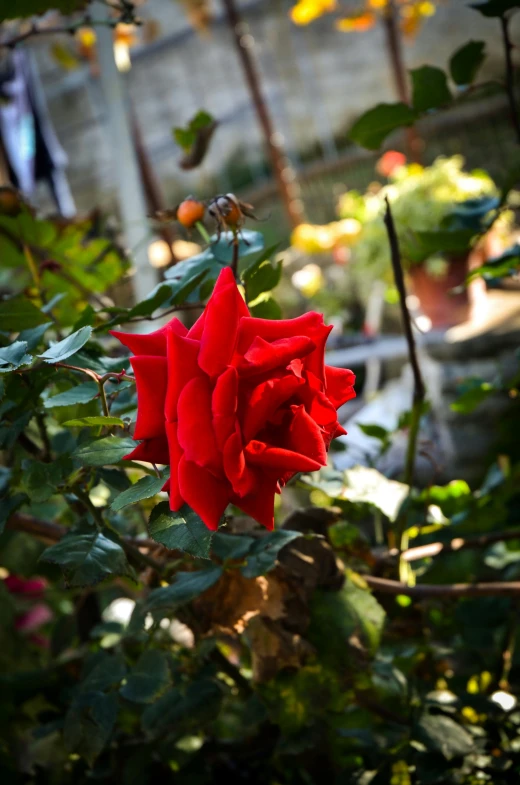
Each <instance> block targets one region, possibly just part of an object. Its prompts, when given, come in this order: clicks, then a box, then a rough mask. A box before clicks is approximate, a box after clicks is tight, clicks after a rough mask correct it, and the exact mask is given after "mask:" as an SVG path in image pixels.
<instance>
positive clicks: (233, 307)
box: [199, 267, 249, 376]
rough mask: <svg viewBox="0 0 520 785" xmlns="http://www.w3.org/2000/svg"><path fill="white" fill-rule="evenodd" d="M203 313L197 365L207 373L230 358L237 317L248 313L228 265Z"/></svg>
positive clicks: (216, 371) (220, 367)
mask: <svg viewBox="0 0 520 785" xmlns="http://www.w3.org/2000/svg"><path fill="white" fill-rule="evenodd" d="M205 315H206V319H205V322H204V329H203V332H202V337H201V339H200V353H199V365H200V367H201V368H202V370H203V371H205V372H206V373H207V374H208V376H217V375H218V374H219V373H222V371H223V370H224V369H225V368H226V366H228V365H229V364H230V362H231V358H232V357H233V353H234V351H235V344H236V340H237V334H238V326H239V322H240V319H241V317H244V316H249V311H248V310H247V306H246V304H245V303H244V301H243V299H242V297H241V296H240V293H239V291H238V289H237V286H236V283H235V278H234V275H233V272H232V270H231V268H230V267H225V268H224V269H223V270H222V272H221V273H220V275H219V277H218V280H217V283H216V284H215V289H214V291H213V294H212V295H211V297H210V299H209V301H208V304H207V305H206V310H205Z"/></svg>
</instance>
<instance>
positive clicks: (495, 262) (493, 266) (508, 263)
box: [466, 243, 520, 283]
mask: <svg viewBox="0 0 520 785" xmlns="http://www.w3.org/2000/svg"><path fill="white" fill-rule="evenodd" d="M519 268H520V245H519V244H518V243H515V245H513V246H511V248H508V249H507V251H504V253H503V254H501V256H497V257H495V258H494V259H488V261H487V262H486V263H485V264H483V265H481V267H477V268H476V269H475V270H472V271H471V272H470V273H469V275H468V276H467V278H466V283H468V282H469V281H472V280H473V279H474V278H477V277H478V276H480V275H481V276H482V277H483V278H484V279H485V280H486V281H491V280H494V279H500V278H508V277H509V276H511V275H516V273H518V269H519Z"/></svg>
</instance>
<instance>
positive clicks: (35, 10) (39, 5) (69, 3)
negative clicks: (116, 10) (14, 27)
mask: <svg viewBox="0 0 520 785" xmlns="http://www.w3.org/2000/svg"><path fill="white" fill-rule="evenodd" d="M85 4H86V0H16V3H11V2H9V1H6V2H2V5H1V6H0V22H3V21H5V20H6V19H18V18H20V17H25V16H35V15H36V14H44V13H46V12H47V11H48V10H49V8H55V9H57V10H59V11H61V13H62V14H71V13H73V12H74V11H78V10H80V9H82V8H83V7H84V6H85Z"/></svg>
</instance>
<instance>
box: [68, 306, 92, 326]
mask: <svg viewBox="0 0 520 785" xmlns="http://www.w3.org/2000/svg"><path fill="white" fill-rule="evenodd" d="M95 321H96V312H95V310H94V309H93V308H92V306H91V305H90V303H89V304H88V305H86V306H85V308H84V309H83V313H82V314H81V315H80V317H79V319H78V320H77V321H76V322H74V324H73V326H72V331H73V332H75V331H76V330H79V329H80V327H88V326H90V327H92V325H93V324H94V322H95Z"/></svg>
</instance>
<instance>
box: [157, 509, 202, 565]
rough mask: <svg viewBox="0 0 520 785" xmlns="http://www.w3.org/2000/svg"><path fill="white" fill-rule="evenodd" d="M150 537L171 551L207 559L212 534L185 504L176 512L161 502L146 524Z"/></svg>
mask: <svg viewBox="0 0 520 785" xmlns="http://www.w3.org/2000/svg"><path fill="white" fill-rule="evenodd" d="M148 531H149V533H150V537H152V539H154V540H155V541H156V542H160V543H161V545H165V546H166V548H170V549H171V550H180V551H185V552H186V553H189V554H190V555H191V556H195V557H197V558H199V559H209V552H210V548H211V538H212V535H213V532H212V531H210V529H208V527H207V526H206V524H205V523H204V521H202V520H201V519H200V518H199V516H198V515H197V513H196V512H194V511H193V510H192V509H190V507H188V505H187V504H185V505H183V506H182V507H181V509H180V510H179V511H178V512H173V511H172V510H170V505H169V503H168V502H161V503H160V504H158V505H157V506H156V507H154V509H153V510H152V514H151V515H150V521H149V523H148Z"/></svg>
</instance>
